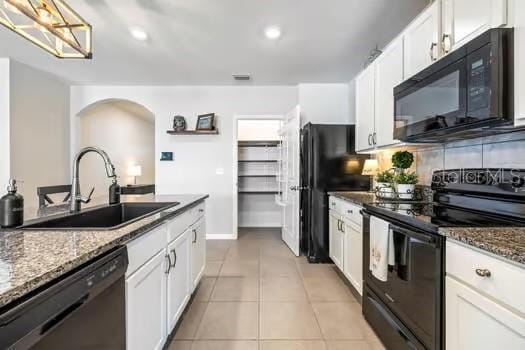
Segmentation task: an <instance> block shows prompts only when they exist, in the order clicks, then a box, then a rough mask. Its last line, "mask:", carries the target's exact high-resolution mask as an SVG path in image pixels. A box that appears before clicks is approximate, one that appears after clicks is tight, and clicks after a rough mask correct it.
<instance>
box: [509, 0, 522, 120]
mask: <svg viewBox="0 0 525 350" xmlns="http://www.w3.org/2000/svg"><path fill="white" fill-rule="evenodd" d="M513 5H514V8H513V11H512V16H513V17H514V21H513V22H514V62H515V64H514V84H515V85H514V94H515V97H514V107H515V112H514V113H515V121H514V125H515V126H524V125H525V64H516V63H517V62H525V1H523V0H514V1H513Z"/></svg>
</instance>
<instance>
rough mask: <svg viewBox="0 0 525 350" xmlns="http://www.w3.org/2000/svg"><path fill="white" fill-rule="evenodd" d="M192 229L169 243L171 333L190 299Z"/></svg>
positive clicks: (169, 323)
mask: <svg viewBox="0 0 525 350" xmlns="http://www.w3.org/2000/svg"><path fill="white" fill-rule="evenodd" d="M190 244H191V243H190V231H189V230H187V231H186V232H184V233H183V234H182V235H181V236H179V238H177V239H176V240H174V241H173V242H171V243H170V244H169V245H168V254H169V256H170V261H169V262H170V263H171V265H170V269H169V270H170V271H169V274H168V294H167V296H168V302H167V308H168V309H167V310H168V314H167V317H168V329H167V332H168V333H170V332H171V331H172V330H173V328H174V327H175V325H176V324H177V321H178V320H179V317H180V315H181V314H182V312H183V311H184V308H185V307H186V304H187V303H188V300H189V299H190V293H191V290H190V264H189V261H190V254H191V250H190Z"/></svg>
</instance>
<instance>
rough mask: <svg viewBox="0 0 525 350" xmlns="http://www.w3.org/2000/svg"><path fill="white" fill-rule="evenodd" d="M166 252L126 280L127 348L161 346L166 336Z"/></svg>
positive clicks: (137, 348)
mask: <svg viewBox="0 0 525 350" xmlns="http://www.w3.org/2000/svg"><path fill="white" fill-rule="evenodd" d="M167 268H168V263H167V255H166V251H165V250H162V251H161V252H159V253H158V254H157V255H155V256H154V257H153V258H152V259H151V260H150V261H148V262H147V263H146V264H145V265H144V266H142V267H141V268H140V269H138V270H137V271H135V273H133V274H132V275H131V276H130V277H128V278H127V279H126V343H127V346H126V347H127V349H128V350H144V349H152V350H157V349H162V346H163V345H164V341H165V339H166V272H167Z"/></svg>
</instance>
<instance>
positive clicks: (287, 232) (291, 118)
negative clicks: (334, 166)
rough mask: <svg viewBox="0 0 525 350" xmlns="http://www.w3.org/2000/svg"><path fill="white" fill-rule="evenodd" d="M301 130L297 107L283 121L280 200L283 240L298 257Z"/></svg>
mask: <svg viewBox="0 0 525 350" xmlns="http://www.w3.org/2000/svg"><path fill="white" fill-rule="evenodd" d="M300 128H301V124H300V109H299V106H297V107H295V108H294V109H293V110H292V111H291V112H290V113H288V114H287V115H285V117H284V120H283V127H282V130H281V136H282V138H283V140H282V147H283V156H282V159H281V170H280V179H279V181H281V191H282V194H281V198H280V200H279V202H280V203H279V204H280V205H281V206H282V213H283V228H282V238H283V241H284V242H285V243H286V244H287V245H288V247H290V249H291V250H292V252H293V253H294V254H295V255H296V256H299V238H300V237H299V228H300V217H299V215H300V202H299V198H300V197H299V191H300V188H299V186H300V183H299V179H300V173H299V172H300V147H301V145H300V141H301V140H300V139H301V131H300Z"/></svg>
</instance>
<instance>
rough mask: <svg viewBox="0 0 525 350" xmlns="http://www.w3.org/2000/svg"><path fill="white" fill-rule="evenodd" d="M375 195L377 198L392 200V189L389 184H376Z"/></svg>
mask: <svg viewBox="0 0 525 350" xmlns="http://www.w3.org/2000/svg"><path fill="white" fill-rule="evenodd" d="M376 185H377V187H376V193H377V196H378V197H379V198H394V188H393V186H392V184H391V183H390V182H377V183H376Z"/></svg>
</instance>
